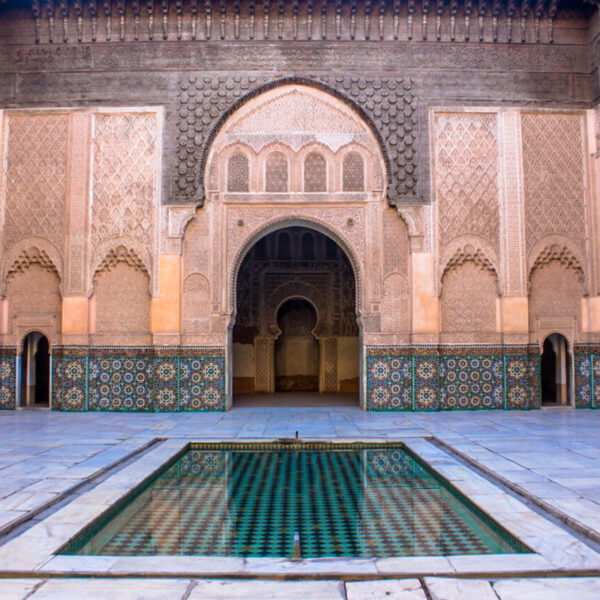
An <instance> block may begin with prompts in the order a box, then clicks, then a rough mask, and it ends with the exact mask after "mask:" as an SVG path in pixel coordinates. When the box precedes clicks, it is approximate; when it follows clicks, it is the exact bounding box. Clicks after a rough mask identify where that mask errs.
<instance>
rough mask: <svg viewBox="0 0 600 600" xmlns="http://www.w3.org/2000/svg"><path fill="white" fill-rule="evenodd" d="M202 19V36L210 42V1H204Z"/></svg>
mask: <svg viewBox="0 0 600 600" xmlns="http://www.w3.org/2000/svg"><path fill="white" fill-rule="evenodd" d="M204 19H205V23H204V25H205V32H204V35H205V37H206V39H207V40H210V38H211V36H212V0H204Z"/></svg>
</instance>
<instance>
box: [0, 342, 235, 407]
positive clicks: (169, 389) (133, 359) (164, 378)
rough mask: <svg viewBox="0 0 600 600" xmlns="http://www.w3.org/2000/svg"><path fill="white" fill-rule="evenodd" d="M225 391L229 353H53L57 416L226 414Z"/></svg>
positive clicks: (141, 350) (98, 350) (68, 350)
mask: <svg viewBox="0 0 600 600" xmlns="http://www.w3.org/2000/svg"><path fill="white" fill-rule="evenodd" d="M0 364H1V363H0ZM0 385H1V382H0ZM225 389H226V388H225V349H224V348H218V349H217V348H200V347H198V348H197V347H174V348H169V349H168V350H167V349H164V348H160V349H155V348H152V347H139V348H132V347H119V348H116V347H115V348H109V347H106V348H84V347H75V346H70V347H66V346H63V347H60V348H55V349H54V353H53V386H52V393H53V408H55V409H58V410H63V411H85V410H91V411H117V412H173V411H179V410H190V411H222V410H225V404H226V392H225Z"/></svg>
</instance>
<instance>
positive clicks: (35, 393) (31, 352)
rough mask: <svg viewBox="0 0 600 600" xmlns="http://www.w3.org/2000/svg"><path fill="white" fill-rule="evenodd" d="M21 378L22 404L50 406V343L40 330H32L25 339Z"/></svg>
mask: <svg viewBox="0 0 600 600" xmlns="http://www.w3.org/2000/svg"><path fill="white" fill-rule="evenodd" d="M20 380H21V381H20V383H21V385H20V390H19V391H20V393H19V405H20V406H32V407H46V406H50V353H49V343H48V338H47V337H46V336H45V335H44V334H42V333H40V332H39V331H32V332H31V333H29V334H27V335H26V336H25V339H24V340H23V350H22V352H21V368H20Z"/></svg>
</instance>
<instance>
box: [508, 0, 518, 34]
mask: <svg viewBox="0 0 600 600" xmlns="http://www.w3.org/2000/svg"><path fill="white" fill-rule="evenodd" d="M516 11H517V4H516V2H515V0H508V3H507V5H506V40H507V41H508V42H511V41H512V26H513V18H514V16H515V13H516Z"/></svg>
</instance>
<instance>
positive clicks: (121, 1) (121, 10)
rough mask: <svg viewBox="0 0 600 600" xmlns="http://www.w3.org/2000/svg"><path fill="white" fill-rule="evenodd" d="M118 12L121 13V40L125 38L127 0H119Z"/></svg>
mask: <svg viewBox="0 0 600 600" xmlns="http://www.w3.org/2000/svg"><path fill="white" fill-rule="evenodd" d="M117 14H118V15H119V40H121V41H123V40H124V39H125V0H117Z"/></svg>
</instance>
